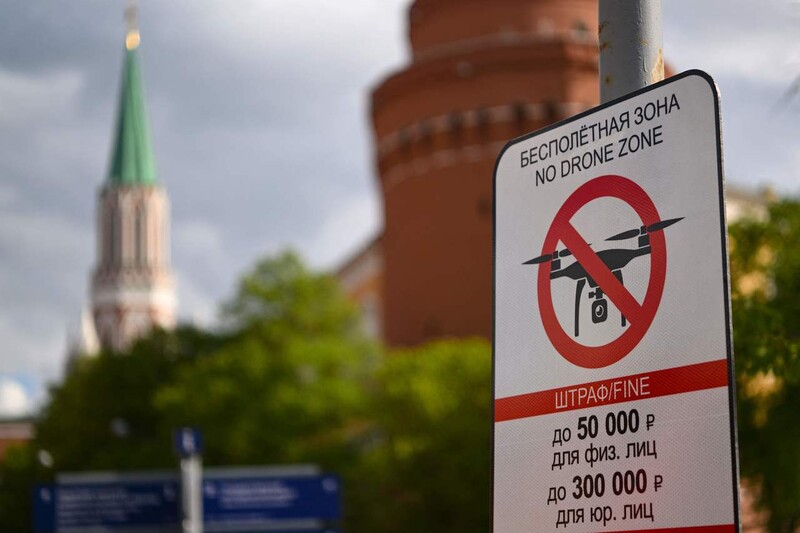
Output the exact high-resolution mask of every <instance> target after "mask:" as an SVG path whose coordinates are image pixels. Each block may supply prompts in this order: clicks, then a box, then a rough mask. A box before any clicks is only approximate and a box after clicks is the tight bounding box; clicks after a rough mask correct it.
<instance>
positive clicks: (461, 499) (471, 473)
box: [350, 340, 492, 533]
mask: <svg viewBox="0 0 800 533" xmlns="http://www.w3.org/2000/svg"><path fill="white" fill-rule="evenodd" d="M491 364H492V363H491V348H490V346H489V344H488V343H487V342H486V341H483V340H459V341H456V340H452V341H439V342H435V343H431V344H429V345H426V346H423V347H420V348H415V349H406V350H398V351H395V352H392V353H390V354H389V355H388V356H387V357H386V358H385V359H384V360H383V363H382V365H381V367H380V370H379V371H378V373H377V377H376V381H375V389H374V395H375V400H374V417H375V418H374V424H375V425H374V428H373V434H372V437H371V439H370V441H369V442H368V446H367V449H366V450H365V452H364V455H363V457H362V463H361V475H360V477H359V481H358V487H356V491H355V493H354V494H353V500H352V501H351V503H350V505H354V506H356V507H357V508H358V515H357V516H354V517H353V518H352V523H353V526H354V527H353V530H354V531H364V532H367V531H369V532H373V531H382V532H386V533H393V532H407V531H415V532H431V533H433V532H440V531H462V532H473V531H474V532H484V531H489V530H490V529H491V524H490V516H491V485H492V484H491V475H490V470H491V427H492V419H491V412H492V382H491V380H492V378H491V375H492V373H491Z"/></svg>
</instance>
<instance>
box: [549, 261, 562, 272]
mask: <svg viewBox="0 0 800 533" xmlns="http://www.w3.org/2000/svg"><path fill="white" fill-rule="evenodd" d="M550 268H551V269H552V270H559V269H560V268H561V259H554V260H553V262H552V264H551V265H550Z"/></svg>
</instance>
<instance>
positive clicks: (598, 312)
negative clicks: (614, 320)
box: [592, 298, 608, 324]
mask: <svg viewBox="0 0 800 533" xmlns="http://www.w3.org/2000/svg"><path fill="white" fill-rule="evenodd" d="M607 318H608V300H606V299H605V298H600V299H599V300H595V301H594V302H592V322H593V323H595V324H600V323H601V322H605V321H606V319H607Z"/></svg>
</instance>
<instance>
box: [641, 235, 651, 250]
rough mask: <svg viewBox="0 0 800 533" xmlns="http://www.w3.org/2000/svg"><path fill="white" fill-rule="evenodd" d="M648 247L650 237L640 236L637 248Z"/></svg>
mask: <svg viewBox="0 0 800 533" xmlns="http://www.w3.org/2000/svg"><path fill="white" fill-rule="evenodd" d="M649 245H650V235H641V236H640V237H639V248H644V247H645V246H649Z"/></svg>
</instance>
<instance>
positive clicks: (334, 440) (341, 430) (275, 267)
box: [156, 253, 377, 508]
mask: <svg viewBox="0 0 800 533" xmlns="http://www.w3.org/2000/svg"><path fill="white" fill-rule="evenodd" d="M224 309H225V322H226V327H227V331H226V334H225V337H226V340H225V342H224V344H222V345H221V346H220V347H218V349H217V350H215V351H214V353H212V354H211V355H210V356H209V357H206V358H203V359H202V360H198V361H196V363H195V364H193V365H191V366H187V367H185V368H183V369H182V370H181V371H180V372H179V373H178V375H177V376H176V379H175V380H174V381H173V382H172V383H171V384H170V385H168V386H166V387H164V388H163V389H162V390H161V391H160V392H159V393H158V395H157V397H156V401H157V406H158V409H159V412H162V413H163V414H164V416H165V418H166V420H168V421H169V423H170V425H186V424H189V425H194V426H197V427H200V428H201V429H202V430H203V432H204V434H205V446H206V450H205V453H204V461H205V462H206V463H207V464H209V465H248V464H251V465H257V464H280V463H314V464H318V465H319V466H321V467H322V468H323V469H325V470H328V471H333V472H336V473H339V474H340V475H342V476H343V477H344V481H345V490H346V491H348V490H350V489H351V488H352V487H354V486H356V485H357V484H358V483H359V480H357V479H355V478H354V472H355V471H356V469H357V465H358V460H359V452H360V449H361V445H362V444H361V443H362V442H363V440H364V438H363V435H364V434H365V433H366V431H367V428H368V427H369V420H368V417H369V413H370V402H369V397H368V395H367V384H368V382H369V379H370V375H371V373H372V372H373V370H374V367H375V364H376V361H377V359H376V355H377V347H376V346H375V345H374V343H372V342H369V341H368V340H366V338H365V337H364V335H363V333H362V332H361V328H360V327H359V317H358V314H357V313H356V310H355V308H354V307H353V306H352V305H351V304H350V303H349V302H348V301H347V300H346V299H345V297H344V295H343V293H342V292H341V289H340V287H339V285H338V283H337V282H336V280H335V279H334V278H333V277H332V276H329V275H322V274H317V273H314V272H311V271H310V270H308V269H307V268H306V267H305V266H304V265H303V264H302V262H301V261H300V260H299V258H298V257H297V256H296V255H295V254H293V253H285V254H282V255H280V256H277V257H274V258H268V259H265V260H263V261H261V262H259V263H258V264H257V265H256V266H255V268H254V269H253V270H252V271H251V272H249V273H247V274H246V275H245V276H244V277H243V278H242V280H241V282H240V284H239V287H238V290H237V292H236V295H235V296H234V298H233V299H232V301H230V302H229V303H228V304H227V305H226V306H225V308H224ZM346 508H349V506H346Z"/></svg>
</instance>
